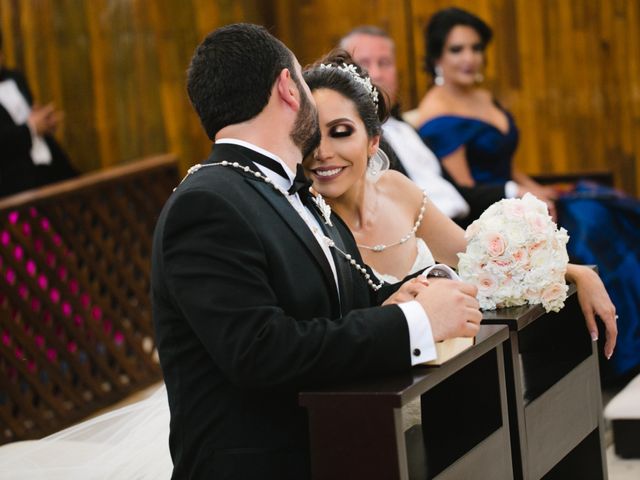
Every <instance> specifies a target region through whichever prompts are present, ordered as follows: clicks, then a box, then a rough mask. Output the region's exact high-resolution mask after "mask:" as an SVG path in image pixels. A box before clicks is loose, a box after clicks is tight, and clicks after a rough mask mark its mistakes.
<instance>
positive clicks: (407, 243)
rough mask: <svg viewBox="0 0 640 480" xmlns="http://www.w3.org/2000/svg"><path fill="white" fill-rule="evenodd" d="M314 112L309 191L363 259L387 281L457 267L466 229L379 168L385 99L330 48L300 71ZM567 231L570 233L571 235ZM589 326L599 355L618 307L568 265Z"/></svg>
mask: <svg viewBox="0 0 640 480" xmlns="http://www.w3.org/2000/svg"><path fill="white" fill-rule="evenodd" d="M303 77H304V79H305V82H306V83H307V84H308V85H309V88H310V89H311V92H312V94H313V97H314V99H315V101H316V105H317V108H318V115H319V118H320V129H321V132H322V141H321V143H320V147H319V148H318V150H317V151H316V152H315V154H314V155H313V156H310V157H308V158H306V159H305V160H304V161H303V166H304V167H305V170H306V171H307V172H308V174H309V176H310V177H311V179H312V180H313V188H314V189H315V190H316V191H317V192H318V193H320V194H321V195H322V196H323V197H324V198H325V199H326V200H327V202H328V203H329V204H330V205H331V208H332V209H333V211H334V212H335V213H337V214H338V215H339V216H340V217H341V218H342V219H343V220H344V221H345V222H346V224H347V225H348V227H349V229H350V230H351V232H352V233H353V235H354V237H355V239H356V241H357V243H358V248H359V249H360V252H361V254H362V257H363V259H364V261H365V262H366V263H367V265H369V266H370V267H372V268H373V269H374V271H375V272H377V274H378V275H379V276H380V277H381V278H383V279H385V280H387V281H397V280H398V279H402V278H404V277H405V276H406V275H408V274H410V273H413V272H416V271H418V270H420V269H424V268H425V267H428V266H429V265H432V264H433V263H434V259H435V260H436V261H438V262H440V263H444V264H447V265H450V266H452V267H454V268H455V267H456V266H457V264H458V256H457V254H458V253H460V252H463V251H464V250H465V248H466V241H465V238H464V231H463V230H462V229H461V228H460V227H459V226H458V225H456V224H455V223H454V222H453V221H452V220H451V219H449V217H447V216H446V215H444V214H442V213H441V212H440V211H439V210H438V209H437V208H436V207H435V206H434V205H433V204H432V203H431V202H430V201H429V199H428V198H427V197H426V195H425V194H424V193H423V192H422V191H421V190H420V189H419V188H418V186H417V185H415V184H414V183H413V182H412V181H411V180H409V179H408V178H407V177H405V176H403V175H402V174H400V173H398V172H395V171H384V167H383V164H384V163H386V164H387V165H388V160H387V161H386V162H385V161H384V160H380V158H381V156H380V150H379V149H378V146H379V143H380V136H381V133H382V127H381V125H382V122H383V121H384V120H385V119H386V118H387V116H388V113H389V112H388V108H387V105H386V102H385V98H384V95H383V94H382V93H381V92H380V91H379V90H378V89H377V88H376V87H375V86H374V85H372V84H371V80H370V79H369V76H368V75H367V73H366V72H365V71H363V70H362V69H360V67H359V66H358V65H356V64H355V63H354V62H353V60H352V59H351V57H350V56H349V54H348V53H347V52H345V51H343V50H335V51H333V52H331V53H329V54H328V55H327V56H326V57H325V58H323V59H322V60H320V61H319V62H316V63H315V64H314V65H312V66H311V67H310V68H307V69H306V70H305V71H304V72H303ZM569 233H571V232H569ZM566 280H567V281H569V282H574V283H575V284H576V288H577V291H578V299H579V303H580V307H581V309H582V312H583V313H584V316H585V319H586V324H587V328H588V330H589V332H590V333H591V336H592V338H597V332H598V330H597V326H596V322H595V316H596V315H597V316H598V317H600V318H601V319H602V321H603V322H604V324H605V327H606V332H607V341H606V343H605V348H604V353H605V356H606V357H607V358H609V357H610V356H611V354H612V353H613V349H614V347H615V342H616V317H615V307H614V306H613V304H612V303H611V300H610V299H609V295H608V294H607V292H606V290H605V288H604V285H603V284H602V281H601V280H600V278H599V277H598V275H597V274H596V273H595V272H594V271H593V270H591V269H590V268H588V267H584V266H580V265H573V264H569V266H568V268H567V274H566Z"/></svg>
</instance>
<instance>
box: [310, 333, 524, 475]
mask: <svg viewBox="0 0 640 480" xmlns="http://www.w3.org/2000/svg"><path fill="white" fill-rule="evenodd" d="M507 338H508V330H507V328H505V327H503V326H485V327H482V328H481V331H480V334H479V335H478V337H477V341H476V344H475V345H474V346H473V347H470V348H469V349H467V350H465V351H464V352H462V353H461V354H459V355H457V356H456V357H454V358H452V359H450V360H449V361H447V362H445V363H444V364H443V365H442V366H440V367H415V368H414V369H412V371H411V372H408V373H405V374H401V375H397V376H391V377H386V378H378V379H374V380H370V381H360V382H354V383H352V384H347V385H340V386H336V387H334V388H327V389H322V390H315V391H309V392H302V393H300V404H301V405H303V406H305V407H306V408H307V410H308V413H309V430H310V440H311V468H312V478H314V479H315V480H321V479H327V480H329V479H331V480H333V479H336V478H371V479H373V478H384V479H385V480H395V479H403V480H404V479H414V478H415V479H423V480H424V479H427V478H429V479H431V478H437V479H439V480H441V479H460V478H491V479H492V480H499V479H511V478H513V475H512V466H511V455H510V440H509V424H508V414H507V403H506V390H505V388H506V387H505V377H504V368H503V353H502V344H503V342H505V341H506V340H507ZM419 397H421V398H422V425H421V426H416V427H412V428H411V429H409V430H408V431H407V432H403V431H402V418H401V413H400V409H401V408H402V407H403V406H405V405H407V404H408V403H410V402H411V401H412V400H413V399H415V398H419Z"/></svg>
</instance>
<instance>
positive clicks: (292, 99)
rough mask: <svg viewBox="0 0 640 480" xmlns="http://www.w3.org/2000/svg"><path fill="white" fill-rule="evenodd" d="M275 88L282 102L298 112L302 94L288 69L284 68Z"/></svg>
mask: <svg viewBox="0 0 640 480" xmlns="http://www.w3.org/2000/svg"><path fill="white" fill-rule="evenodd" d="M275 88H276V92H277V93H278V97H279V98H280V100H282V102H284V103H285V104H286V105H288V106H289V107H291V108H292V109H293V110H294V111H296V112H297V111H298V109H299V108H300V95H301V94H302V92H299V91H298V87H297V86H296V83H295V82H294V81H293V78H292V77H291V72H290V71H289V69H288V68H283V69H282V70H281V71H280V74H279V75H278V78H277V79H276V85H275Z"/></svg>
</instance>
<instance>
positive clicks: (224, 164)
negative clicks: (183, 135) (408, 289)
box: [173, 160, 426, 292]
mask: <svg viewBox="0 0 640 480" xmlns="http://www.w3.org/2000/svg"><path fill="white" fill-rule="evenodd" d="M216 166H222V167H232V168H236V169H238V170H243V171H244V172H246V173H250V174H251V175H253V176H254V177H256V178H259V179H260V180H262V181H263V182H265V183H266V184H268V185H271V187H273V189H274V190H275V191H277V192H278V193H280V194H281V195H282V196H283V197H285V198H286V199H287V200H288V201H289V203H290V204H291V206H292V207H293V208H294V209H295V211H296V212H297V213H298V215H300V217H301V218H302V220H303V221H304V222H305V223H306V224H307V226H308V227H309V228H310V229H311V230H312V231H315V229H314V228H312V227H311V225H309V220H308V219H307V218H306V215H305V214H303V212H301V211H300V210H299V209H297V208H296V207H295V205H293V203H291V200H290V198H289V197H290V196H289V192H287V191H286V190H283V189H282V188H280V187H279V186H278V185H276V184H275V183H273V182H272V181H271V179H270V178H269V177H267V176H266V175H263V174H262V173H260V172H256V171H255V170H251V168H249V167H246V166H244V165H240V164H239V163H238V162H228V161H226V160H223V161H221V162H217V163H204V164H202V163H198V164H196V165H194V166H193V167H191V168H189V170H187V174H186V175H185V176H184V178H183V179H182V180H181V181H180V183H182V182H184V181H185V180H186V179H187V177H188V176H189V175H192V174H194V173H196V172H197V171H198V170H200V169H201V168H204V167H216ZM173 190H174V191H175V188H174V189H173ZM425 198H426V197H425ZM314 203H315V204H316V205H317V206H318V208H320V209H321V210H322V211H321V213H322V215H323V217H324V219H325V223H326V224H327V225H332V224H331V220H330V219H329V215H330V209H329V212H327V210H326V209H327V208H329V206H328V205H326V204H325V202H324V199H323V198H322V196H321V195H320V194H318V196H317V197H316V198H314ZM321 238H322V240H323V241H324V243H325V244H326V245H327V246H328V247H329V248H333V249H334V250H335V251H336V252H338V253H339V254H340V255H341V256H342V257H343V258H344V259H345V260H346V261H347V262H349V264H350V265H351V266H353V268H355V269H356V270H357V271H358V272H359V273H360V274H361V275H362V276H363V277H364V279H365V280H366V281H367V284H368V285H369V287H370V288H371V289H372V290H373V291H374V292H377V291H378V290H380V288H382V285H384V282H380V283H375V282H374V281H373V280H372V278H371V275H370V274H369V273H368V272H367V269H366V268H364V267H363V266H362V265H360V264H359V263H358V262H357V261H356V260H355V259H354V258H353V255H351V254H349V253H346V252H343V251H342V250H341V249H340V248H338V247H337V246H336V244H335V242H334V241H333V240H331V239H330V238H329V237H327V236H326V235H324V234H321Z"/></svg>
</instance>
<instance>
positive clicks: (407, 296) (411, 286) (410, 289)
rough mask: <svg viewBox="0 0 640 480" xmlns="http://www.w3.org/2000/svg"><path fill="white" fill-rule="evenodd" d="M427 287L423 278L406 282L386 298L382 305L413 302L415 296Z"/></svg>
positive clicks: (427, 283)
mask: <svg viewBox="0 0 640 480" xmlns="http://www.w3.org/2000/svg"><path fill="white" fill-rule="evenodd" d="M428 286H429V281H428V280H427V279H426V278H425V277H423V276H418V277H415V278H412V279H411V280H407V281H406V282H404V283H403V284H402V286H401V287H400V288H399V289H398V290H396V291H395V293H394V294H393V295H391V296H390V297H389V298H387V299H386V300H385V301H384V303H383V304H382V305H392V304H394V303H404V302H410V301H411V300H415V299H416V296H417V295H418V294H419V293H420V292H421V291H422V290H423V289H424V288H427V287H428Z"/></svg>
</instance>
